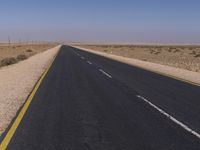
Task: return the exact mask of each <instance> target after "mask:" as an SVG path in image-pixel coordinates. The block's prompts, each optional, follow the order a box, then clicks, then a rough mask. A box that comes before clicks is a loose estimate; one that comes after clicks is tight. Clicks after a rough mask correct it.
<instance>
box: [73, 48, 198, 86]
mask: <svg viewBox="0 0 200 150" xmlns="http://www.w3.org/2000/svg"><path fill="white" fill-rule="evenodd" d="M73 47H76V48H79V49H82V50H85V51H88V52H91V53H94V54H98V55H101V56H104V57H106V58H109V59H113V60H116V61H120V62H123V63H127V64H129V65H133V66H136V67H140V68H143V69H146V70H149V71H152V72H156V73H159V74H162V75H165V76H170V77H172V78H176V79H178V80H182V81H185V82H188V83H192V84H195V85H197V86H200V73H199V72H193V71H189V70H185V69H181V68H176V67H171V66H167V65H161V64H158V63H152V62H147V61H142V60H139V59H134V58H127V57H123V56H119V55H115V54H109V53H105V52H101V51H97V50H93V49H89V48H84V47H81V46H73Z"/></svg>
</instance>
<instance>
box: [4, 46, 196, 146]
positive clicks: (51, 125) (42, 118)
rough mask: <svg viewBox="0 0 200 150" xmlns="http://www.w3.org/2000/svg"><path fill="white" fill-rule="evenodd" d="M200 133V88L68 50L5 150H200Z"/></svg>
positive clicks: (61, 54)
mask: <svg viewBox="0 0 200 150" xmlns="http://www.w3.org/2000/svg"><path fill="white" fill-rule="evenodd" d="M11 125H12V124H11ZM8 131H9V129H8V130H7V131H6V132H5V133H4V135H3V136H2V139H1V141H4V140H5V137H6V135H7V133H8ZM199 133H200V87H199V86H195V85H192V84H188V83H184V82H182V81H178V80H175V79H172V78H169V77H165V76H162V75H159V74H156V73H153V72H149V71H146V70H143V69H140V68H136V67H133V66H129V65H127V64H123V63H120V62H117V61H113V60H110V59H107V58H104V57H101V56H98V55H95V54H91V53H88V52H85V51H82V50H80V49H77V48H73V47H70V46H62V48H61V49H60V52H59V53H58V55H57V57H56V58H55V60H54V62H53V64H52V65H51V67H50V69H49V71H48V72H47V74H46V75H45V77H44V79H43V81H42V82H41V84H40V86H39V88H38V89H37V91H36V93H35V95H34V97H33V99H32V101H31V103H30V106H29V107H28V109H27V112H26V113H25V115H24V116H23V118H22V120H21V122H20V124H19V126H18V127H17V129H16V131H15V132H14V133H13V135H11V140H10V141H9V143H8V145H7V146H6V148H7V149H8V150H55V149H56V150H199V149H200V136H199Z"/></svg>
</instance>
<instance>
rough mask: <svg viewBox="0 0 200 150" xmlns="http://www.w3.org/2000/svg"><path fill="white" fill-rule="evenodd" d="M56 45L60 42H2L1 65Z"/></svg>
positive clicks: (0, 45) (14, 61)
mask: <svg viewBox="0 0 200 150" xmlns="http://www.w3.org/2000/svg"><path fill="white" fill-rule="evenodd" d="M56 45H58V44H56V43H49V44H11V45H8V44H0V67H2V66H7V65H10V64H14V63H17V62H19V61H21V60H24V59H27V58H28V57H30V56H33V55H35V54H37V53H40V52H43V51H45V50H47V49H49V48H52V47H55V46H56Z"/></svg>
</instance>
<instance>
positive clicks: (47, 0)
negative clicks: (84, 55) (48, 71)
mask: <svg viewBox="0 0 200 150" xmlns="http://www.w3.org/2000/svg"><path fill="white" fill-rule="evenodd" d="M0 19H1V20H0V41H7V39H8V36H10V37H11V40H20V39H21V40H22V41H25V40H43V41H74V42H77V41H80V42H102V43H103V42H106V43H108V42H120V43H164V44H169V43H172V44H173V43H175V44H176V43H185V44H189V43H196V44H198V43H200V1H199V0H0Z"/></svg>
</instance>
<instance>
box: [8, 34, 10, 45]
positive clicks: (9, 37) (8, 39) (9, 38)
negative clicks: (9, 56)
mask: <svg viewBox="0 0 200 150" xmlns="http://www.w3.org/2000/svg"><path fill="white" fill-rule="evenodd" d="M8 45H10V36H8Z"/></svg>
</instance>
